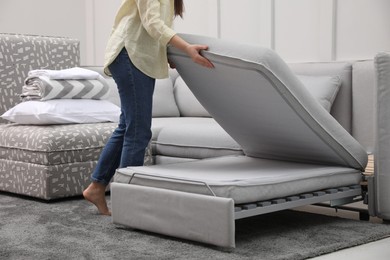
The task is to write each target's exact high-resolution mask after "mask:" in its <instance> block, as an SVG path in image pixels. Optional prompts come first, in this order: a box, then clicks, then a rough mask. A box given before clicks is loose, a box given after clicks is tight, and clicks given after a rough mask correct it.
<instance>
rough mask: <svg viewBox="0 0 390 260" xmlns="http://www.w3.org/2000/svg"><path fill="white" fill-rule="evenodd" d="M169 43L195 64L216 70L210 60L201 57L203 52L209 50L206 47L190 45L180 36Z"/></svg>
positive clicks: (174, 37) (176, 36) (175, 36)
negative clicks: (185, 54)
mask: <svg viewBox="0 0 390 260" xmlns="http://www.w3.org/2000/svg"><path fill="white" fill-rule="evenodd" d="M169 43H170V44H171V45H173V46H175V47H176V48H178V49H180V50H182V51H184V52H185V53H187V54H188V55H189V56H190V57H191V59H192V60H193V61H194V62H195V63H197V64H199V65H202V66H204V67H206V68H214V65H213V64H212V63H211V62H210V61H209V60H208V59H206V58H205V57H203V56H202V55H200V51H201V50H207V49H208V47H207V46H206V45H198V44H189V43H188V42H186V41H185V40H183V39H182V38H180V37H179V36H178V35H174V36H173V37H172V38H171V40H170V41H169Z"/></svg>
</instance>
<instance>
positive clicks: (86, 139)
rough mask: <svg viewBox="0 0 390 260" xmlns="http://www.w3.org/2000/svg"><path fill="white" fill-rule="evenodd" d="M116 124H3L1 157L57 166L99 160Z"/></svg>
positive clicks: (0, 132) (1, 129)
mask: <svg viewBox="0 0 390 260" xmlns="http://www.w3.org/2000/svg"><path fill="white" fill-rule="evenodd" d="M115 127H116V123H99V124H70V125H44V126H29V125H25V126H21V125H18V124H3V125H0V158H1V159H7V160H15V161H22V162H28V163H35V164H44V165H56V164H64V163H73V162H85V161H90V160H92V161H96V160H97V159H98V158H99V154H100V151H101V149H102V148H103V147H104V145H105V143H106V141H107V139H108V138H109V137H110V136H111V134H112V132H113V130H114V129H115Z"/></svg>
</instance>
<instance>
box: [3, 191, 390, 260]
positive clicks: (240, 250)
mask: <svg viewBox="0 0 390 260" xmlns="http://www.w3.org/2000/svg"><path fill="white" fill-rule="evenodd" d="M389 235H390V225H386V224H373V223H368V222H362V221H354V220H346V219H341V218H335V217H328V216H323V215H316V214H310V213H303V212H297V211H282V212H277V213H271V214H267V215H262V216H257V217H253V218H249V219H243V220H239V221H237V222H236V241H237V248H235V249H233V250H230V251H227V250H223V249H221V248H216V247H213V246H208V245H203V244H199V243H194V242H191V241H183V240H180V239H175V238H171V237H165V236H161V235H156V234H151V233H147V232H143V231H139V230H132V229H127V228H124V227H118V226H115V225H113V224H112V223H111V218H110V217H104V216H100V215H98V214H97V212H96V210H95V208H94V207H93V206H92V205H90V204H89V203H87V202H86V201H84V200H83V199H81V198H76V199H68V200H62V201H56V202H51V203H46V202H42V201H36V200H32V199H28V198H25V197H19V196H14V195H10V194H8V193H0V259H224V260H225V259H306V258H310V257H314V256H318V255H321V254H325V253H329V252H333V251H336V250H339V249H343V248H347V247H351V246H355V245H359V244H363V243H367V242H370V241H374V240H378V239H381V238H384V237H387V236H389Z"/></svg>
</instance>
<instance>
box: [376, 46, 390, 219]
mask: <svg viewBox="0 0 390 260" xmlns="http://www.w3.org/2000/svg"><path fill="white" fill-rule="evenodd" d="M375 67H376V72H377V75H376V76H377V81H378V91H377V96H376V98H377V107H376V109H377V118H376V125H377V129H376V136H377V140H376V151H375V156H376V160H375V178H376V179H375V189H376V190H375V196H376V205H375V208H376V214H377V215H378V216H379V217H381V218H384V219H387V220H389V219H390V189H389V185H390V174H389V173H390V137H389V129H390V113H389V111H390V54H389V53H384V52H382V53H379V54H378V55H377V56H376V57H375Z"/></svg>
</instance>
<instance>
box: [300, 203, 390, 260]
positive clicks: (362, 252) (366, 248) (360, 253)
mask: <svg viewBox="0 0 390 260" xmlns="http://www.w3.org/2000/svg"><path fill="white" fill-rule="evenodd" d="M351 206H353V207H357V208H365V207H366V206H365V205H363V204H361V203H360V202H359V203H354V204H352V205H351ZM297 210H300V211H307V212H313V213H320V214H324V215H329V216H339V217H343V218H350V219H359V213H357V212H353V211H345V210H338V211H337V212H336V211H335V210H334V209H331V208H323V207H317V206H305V207H300V208H297ZM370 222H374V223H380V222H382V220H381V219H378V218H373V217H370ZM312 259H315V260H344V259H347V260H367V259H373V260H389V259H390V238H386V239H383V240H379V241H375V242H372V243H368V244H364V245H361V246H357V247H352V248H348V249H344V250H340V251H337V252H334V253H331V254H327V255H323V256H319V257H315V258H312Z"/></svg>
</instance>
